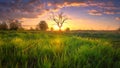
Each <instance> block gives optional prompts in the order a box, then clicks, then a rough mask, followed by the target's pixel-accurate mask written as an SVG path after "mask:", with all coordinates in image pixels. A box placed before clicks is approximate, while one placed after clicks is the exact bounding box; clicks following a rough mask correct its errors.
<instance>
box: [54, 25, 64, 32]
mask: <svg viewBox="0 0 120 68" xmlns="http://www.w3.org/2000/svg"><path fill="white" fill-rule="evenodd" d="M53 28H54V30H55V31H59V27H58V26H57V25H54V26H53ZM61 30H62V31H64V30H65V27H64V26H62V28H61Z"/></svg>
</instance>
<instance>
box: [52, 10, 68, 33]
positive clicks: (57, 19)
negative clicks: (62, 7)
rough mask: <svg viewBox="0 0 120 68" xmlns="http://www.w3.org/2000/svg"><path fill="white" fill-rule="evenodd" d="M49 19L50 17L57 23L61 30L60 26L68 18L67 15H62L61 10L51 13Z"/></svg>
mask: <svg viewBox="0 0 120 68" xmlns="http://www.w3.org/2000/svg"><path fill="white" fill-rule="evenodd" d="M50 19H52V20H53V21H54V22H55V23H56V24H57V26H58V27H59V31H61V28H62V26H63V24H64V23H65V22H66V21H67V20H68V17H67V16H66V15H64V14H63V12H61V13H58V14H57V15H55V14H54V13H52V16H51V17H50Z"/></svg>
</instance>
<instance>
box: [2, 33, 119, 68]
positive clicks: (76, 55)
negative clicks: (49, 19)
mask: <svg viewBox="0 0 120 68" xmlns="http://www.w3.org/2000/svg"><path fill="white" fill-rule="evenodd" d="M119 67H120V48H117V49H115V48H113V47H112V44H111V43H110V42H109V41H107V40H105V39H92V38H87V37H85V38H83V37H81V36H79V37H78V36H76V35H69V34H58V33H44V32H36V33H32V32H11V33H9V32H3V33H0V68H119Z"/></svg>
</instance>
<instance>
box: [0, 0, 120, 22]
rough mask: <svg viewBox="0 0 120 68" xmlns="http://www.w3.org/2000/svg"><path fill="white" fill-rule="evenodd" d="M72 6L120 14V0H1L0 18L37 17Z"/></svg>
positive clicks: (95, 12) (92, 12) (90, 11)
mask: <svg viewBox="0 0 120 68" xmlns="http://www.w3.org/2000/svg"><path fill="white" fill-rule="evenodd" d="M71 6H72V7H97V9H94V10H89V12H88V13H89V14H90V15H102V14H103V13H104V14H120V8H119V6H120V2H119V1H117V2H116V1H113V0H110V1H108V0H105V1H102V0H1V1H0V19H2V20H4V19H15V18H36V17H38V16H39V15H43V14H45V13H46V12H49V11H51V10H59V9H61V8H63V7H71ZM98 9H99V10H100V11H99V10H98ZM111 10H112V11H111ZM113 10H114V11H113ZM116 12H117V13H116Z"/></svg>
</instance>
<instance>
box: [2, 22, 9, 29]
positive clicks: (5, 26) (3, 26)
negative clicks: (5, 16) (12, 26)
mask: <svg viewBox="0 0 120 68" xmlns="http://www.w3.org/2000/svg"><path fill="white" fill-rule="evenodd" d="M7 29H8V25H7V23H6V22H5V21H3V22H1V23H0V30H7Z"/></svg>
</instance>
